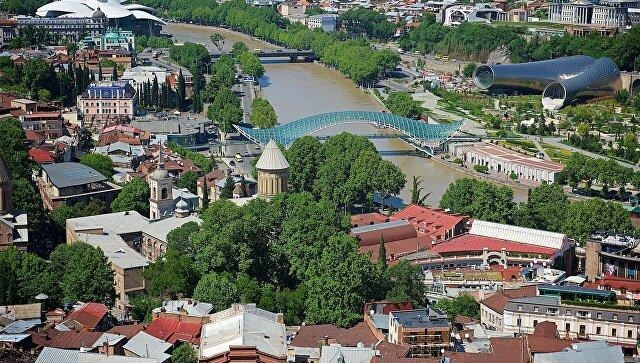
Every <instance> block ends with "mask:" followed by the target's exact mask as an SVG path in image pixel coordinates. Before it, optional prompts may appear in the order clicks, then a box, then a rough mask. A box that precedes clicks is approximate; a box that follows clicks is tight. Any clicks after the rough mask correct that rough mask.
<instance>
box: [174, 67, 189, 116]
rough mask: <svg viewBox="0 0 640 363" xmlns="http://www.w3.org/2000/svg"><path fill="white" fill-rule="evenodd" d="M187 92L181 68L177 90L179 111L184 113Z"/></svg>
mask: <svg viewBox="0 0 640 363" xmlns="http://www.w3.org/2000/svg"><path fill="white" fill-rule="evenodd" d="M186 94H187V90H186V85H185V81H184V76H183V75H182V68H180V72H179V73H178V87H177V89H176V99H177V103H178V110H180V111H182V110H183V109H184V100H185V98H186Z"/></svg>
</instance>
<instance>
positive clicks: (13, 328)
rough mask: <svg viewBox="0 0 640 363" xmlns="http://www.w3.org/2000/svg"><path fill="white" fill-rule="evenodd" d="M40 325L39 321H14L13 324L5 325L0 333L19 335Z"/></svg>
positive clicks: (40, 321)
mask: <svg viewBox="0 0 640 363" xmlns="http://www.w3.org/2000/svg"><path fill="white" fill-rule="evenodd" d="M40 324H42V320H41V319H39V318H38V319H24V320H16V321H14V322H13V323H11V324H9V325H7V326H5V327H4V329H2V333H4V334H20V333H24V332H26V331H27V330H29V329H31V328H33V327H35V326H38V325H40Z"/></svg>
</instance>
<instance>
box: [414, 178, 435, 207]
mask: <svg viewBox="0 0 640 363" xmlns="http://www.w3.org/2000/svg"><path fill="white" fill-rule="evenodd" d="M422 182H423V180H422V178H421V177H419V176H414V177H413V182H412V186H411V204H415V205H422V206H424V205H425V200H426V199H427V197H428V196H430V195H431V193H425V194H424V195H422V191H423V190H424V187H421V185H422Z"/></svg>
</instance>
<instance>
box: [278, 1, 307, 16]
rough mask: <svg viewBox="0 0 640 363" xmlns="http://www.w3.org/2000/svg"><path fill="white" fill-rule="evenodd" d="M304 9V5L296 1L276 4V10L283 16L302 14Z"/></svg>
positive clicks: (305, 8)
mask: <svg viewBox="0 0 640 363" xmlns="http://www.w3.org/2000/svg"><path fill="white" fill-rule="evenodd" d="M305 10H307V7H306V5H302V4H298V3H296V2H283V3H280V4H278V12H279V13H280V15H282V16H283V17H285V18H289V17H298V16H302V15H304V12H305Z"/></svg>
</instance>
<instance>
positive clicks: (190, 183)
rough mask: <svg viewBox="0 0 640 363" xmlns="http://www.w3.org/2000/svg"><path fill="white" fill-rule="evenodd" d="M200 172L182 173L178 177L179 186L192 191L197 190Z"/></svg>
mask: <svg viewBox="0 0 640 363" xmlns="http://www.w3.org/2000/svg"><path fill="white" fill-rule="evenodd" d="M197 183H198V174H196V173H195V172H193V171H187V172H185V173H182V175H180V177H179V178H178V181H177V183H176V184H177V185H178V188H187V189H189V191H190V192H191V193H196V192H197V185H196V184H197Z"/></svg>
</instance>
